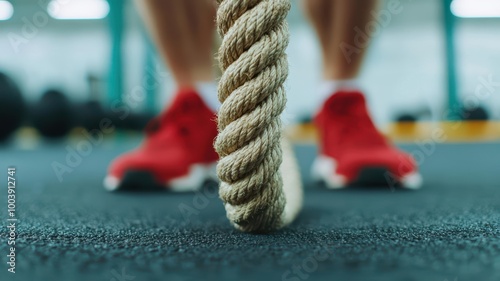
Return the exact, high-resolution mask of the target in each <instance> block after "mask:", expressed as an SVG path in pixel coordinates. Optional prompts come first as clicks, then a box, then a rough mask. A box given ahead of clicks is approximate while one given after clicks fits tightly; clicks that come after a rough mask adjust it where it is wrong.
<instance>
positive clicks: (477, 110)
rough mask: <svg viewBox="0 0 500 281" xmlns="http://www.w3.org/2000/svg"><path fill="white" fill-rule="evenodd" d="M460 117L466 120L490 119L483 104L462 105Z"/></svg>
mask: <svg viewBox="0 0 500 281" xmlns="http://www.w3.org/2000/svg"><path fill="white" fill-rule="evenodd" d="M461 117H462V119H463V120H466V121H486V120H489V119H490V116H489V114H488V111H487V110H486V109H485V108H484V107H483V106H475V107H463V108H462V111H461Z"/></svg>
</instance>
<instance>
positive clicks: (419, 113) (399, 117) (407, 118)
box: [393, 106, 431, 123]
mask: <svg viewBox="0 0 500 281" xmlns="http://www.w3.org/2000/svg"><path fill="white" fill-rule="evenodd" d="M430 117H431V110H430V109H429V108H428V107H426V106H422V107H420V108H417V109H416V110H413V111H402V112H400V113H398V114H396V115H395V117H394V118H393V120H394V121H395V122H402V123H414V122H417V121H419V120H422V119H424V118H430Z"/></svg>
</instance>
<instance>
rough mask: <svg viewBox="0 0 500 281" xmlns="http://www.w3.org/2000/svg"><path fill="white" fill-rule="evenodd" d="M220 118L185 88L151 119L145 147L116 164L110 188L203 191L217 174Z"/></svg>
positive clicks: (110, 174)
mask: <svg viewBox="0 0 500 281" xmlns="http://www.w3.org/2000/svg"><path fill="white" fill-rule="evenodd" d="M215 118H216V116H215V113H214V112H213V111H212V110H210V109H209V108H208V107H207V106H206V105H205V103H204V102H203V100H202V99H201V97H200V96H199V95H198V94H197V93H196V92H195V91H194V90H181V91H179V92H178V93H177V95H176V97H175V99H174V100H173V102H172V104H171V105H170V107H169V108H168V110H166V111H165V112H164V113H162V114H161V115H160V116H159V117H157V118H155V119H154V120H152V121H151V122H150V123H149V125H148V127H147V128H146V139H145V141H144V142H143V143H142V145H141V146H140V147H138V148H137V149H135V150H134V151H132V152H128V153H125V154H123V155H121V156H120V157H118V158H117V159H115V160H114V161H113V163H111V165H110V167H109V171H108V176H107V177H106V178H105V180H104V186H105V188H106V189H107V190H117V189H148V188H150V186H161V187H163V188H169V189H171V190H174V191H192V190H197V189H198V188H200V187H201V186H202V184H203V182H204V181H205V180H207V179H208V178H210V177H211V176H212V175H215V163H216V161H217V160H218V155H217V153H216V152H215V150H214V148H213V142H214V139H215V137H216V136H217V124H216V122H215Z"/></svg>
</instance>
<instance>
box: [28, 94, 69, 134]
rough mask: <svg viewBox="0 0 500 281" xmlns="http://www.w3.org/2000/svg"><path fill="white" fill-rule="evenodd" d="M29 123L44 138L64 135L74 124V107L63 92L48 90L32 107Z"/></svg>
mask: <svg viewBox="0 0 500 281" xmlns="http://www.w3.org/2000/svg"><path fill="white" fill-rule="evenodd" d="M31 123H32V125H33V127H35V129H37V130H38V132H39V133H40V134H41V135H42V136H43V137H45V138H48V139H56V138H62V137H65V136H66V135H68V133H69V132H70V130H71V129H72V128H73V126H74V124H75V116H74V108H73V106H72V104H71V102H70V101H69V99H68V98H67V97H66V96H65V95H64V93H63V92H61V91H59V90H54V89H51V90H48V91H46V92H45V93H44V94H43V95H42V98H41V99H40V100H39V101H38V102H37V103H36V104H35V105H34V106H33V107H32V110H31Z"/></svg>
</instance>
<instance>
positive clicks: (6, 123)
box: [0, 72, 26, 142]
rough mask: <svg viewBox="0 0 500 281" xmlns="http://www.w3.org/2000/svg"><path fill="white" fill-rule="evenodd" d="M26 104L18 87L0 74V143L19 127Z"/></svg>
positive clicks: (3, 74) (7, 77) (4, 75)
mask: <svg viewBox="0 0 500 281" xmlns="http://www.w3.org/2000/svg"><path fill="white" fill-rule="evenodd" d="M25 112H26V103H25V101H24V99H23V96H22V95H21V91H20V90H19V87H18V86H17V85H16V84H15V83H14V81H13V80H12V79H11V78H10V77H9V76H7V75H6V74H5V73H1V72H0V121H1V122H0V142H3V141H5V140H7V138H8V137H9V136H10V135H11V134H12V133H13V132H14V131H15V130H17V129H18V128H19V126H21V124H22V122H23V121H24V117H25Z"/></svg>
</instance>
